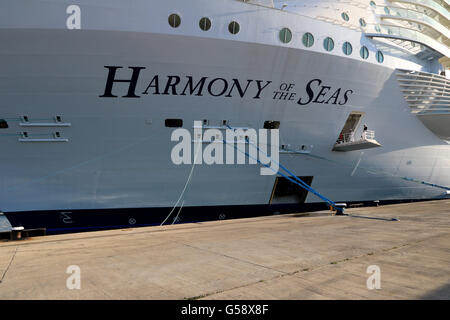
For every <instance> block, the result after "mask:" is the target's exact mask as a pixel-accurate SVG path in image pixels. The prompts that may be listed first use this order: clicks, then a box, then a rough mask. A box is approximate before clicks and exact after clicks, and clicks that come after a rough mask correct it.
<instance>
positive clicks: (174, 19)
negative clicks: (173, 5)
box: [169, 13, 181, 28]
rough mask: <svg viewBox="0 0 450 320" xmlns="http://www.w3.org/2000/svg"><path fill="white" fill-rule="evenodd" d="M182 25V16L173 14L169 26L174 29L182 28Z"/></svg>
mask: <svg viewBox="0 0 450 320" xmlns="http://www.w3.org/2000/svg"><path fill="white" fill-rule="evenodd" d="M180 24H181V18H180V16H179V15H177V14H176V13H172V14H171V15H170V16H169V25H170V26H171V27H172V28H178V27H179V26H180Z"/></svg>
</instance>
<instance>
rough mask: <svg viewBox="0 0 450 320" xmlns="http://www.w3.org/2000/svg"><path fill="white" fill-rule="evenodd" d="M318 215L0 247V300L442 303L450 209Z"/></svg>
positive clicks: (448, 282) (447, 295) (434, 206)
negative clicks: (75, 273) (70, 270)
mask: <svg viewBox="0 0 450 320" xmlns="http://www.w3.org/2000/svg"><path fill="white" fill-rule="evenodd" d="M329 213H330V212H329V211H323V212H321V213H312V214H310V215H307V214H306V215H305V214H290V215H278V216H270V217H260V218H251V219H240V220H228V221H217V222H205V223H195V224H183V225H174V226H163V227H149V228H137V229H124V230H112V231H101V232H90V233H78V234H69V235H57V236H46V237H37V238H32V239H27V240H22V241H15V242H12V241H4V242H0V299H450V200H439V201H429V202H419V203H408V204H398V205H387V206H380V207H369V208H353V209H347V210H346V213H348V214H350V215H353V217H351V216H328V214H329ZM356 216H365V217H370V218H386V220H382V219H367V218H362V217H356ZM387 218H398V219H399V220H400V221H388V219H387ZM73 265H75V266H78V267H79V270H80V277H79V280H80V281H79V283H80V284H81V288H80V289H72V290H69V289H68V288H67V279H68V278H69V277H72V276H73V275H70V274H68V273H66V271H67V268H68V267H69V266H73ZM369 266H376V267H375V268H379V271H380V273H379V274H376V275H379V276H380V277H379V278H378V279H379V280H380V282H379V284H380V286H381V288H379V289H376V288H375V289H372V290H369V289H368V284H367V280H368V278H369V277H371V276H374V275H375V274H371V273H367V269H368V267H369ZM372 268H373V267H372ZM372 270H373V269H372ZM375 273H377V272H375ZM71 283H74V282H71ZM75 283H76V282H75ZM375 283H377V282H376V281H375V280H374V281H370V284H375ZM372 288H373V287H372Z"/></svg>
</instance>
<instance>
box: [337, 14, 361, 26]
mask: <svg viewBox="0 0 450 320" xmlns="http://www.w3.org/2000/svg"><path fill="white" fill-rule="evenodd" d="M341 17H342V20H344V21H349V20H350V17H349V16H348V13H347V12H342V13H341ZM359 25H360V26H361V27H365V26H367V22H366V20H364V18H359Z"/></svg>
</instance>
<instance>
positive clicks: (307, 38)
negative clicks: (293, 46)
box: [302, 32, 314, 47]
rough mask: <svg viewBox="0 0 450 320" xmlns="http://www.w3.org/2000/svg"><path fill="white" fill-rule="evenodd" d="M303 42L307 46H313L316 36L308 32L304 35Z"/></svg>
mask: <svg viewBox="0 0 450 320" xmlns="http://www.w3.org/2000/svg"><path fill="white" fill-rule="evenodd" d="M302 42H303V45H304V46H305V47H312V45H313V44H314V36H313V35H312V34H311V33H309V32H307V33H305V34H304V35H303V38H302Z"/></svg>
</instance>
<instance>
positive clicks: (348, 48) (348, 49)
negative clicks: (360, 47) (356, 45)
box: [342, 41, 353, 56]
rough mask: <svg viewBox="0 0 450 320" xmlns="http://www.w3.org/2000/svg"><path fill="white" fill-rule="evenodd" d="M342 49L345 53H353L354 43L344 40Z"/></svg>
mask: <svg viewBox="0 0 450 320" xmlns="http://www.w3.org/2000/svg"><path fill="white" fill-rule="evenodd" d="M342 51H343V52H344V54H346V55H347V56H349V55H351V54H352V52H353V47H352V44H351V43H350V42H347V41H346V42H344V44H343V45H342Z"/></svg>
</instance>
